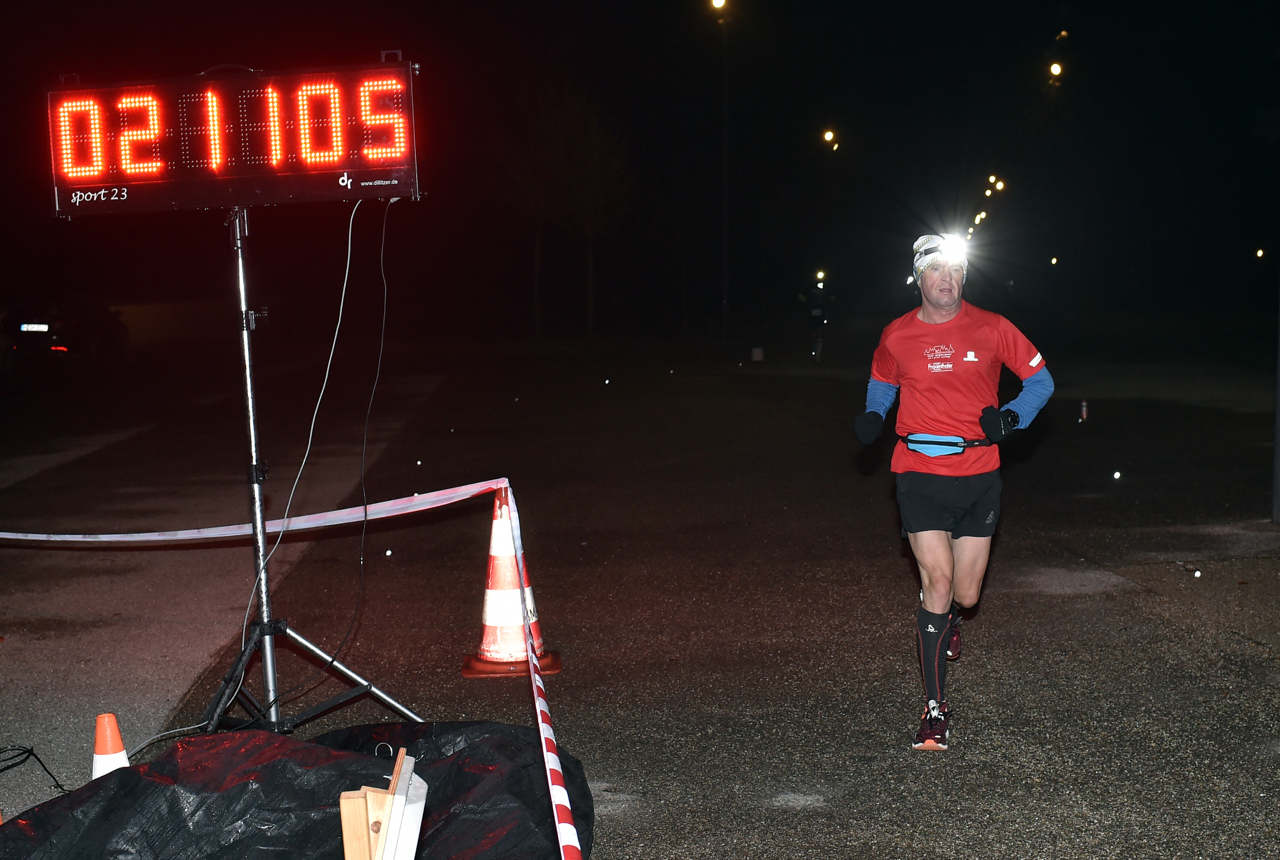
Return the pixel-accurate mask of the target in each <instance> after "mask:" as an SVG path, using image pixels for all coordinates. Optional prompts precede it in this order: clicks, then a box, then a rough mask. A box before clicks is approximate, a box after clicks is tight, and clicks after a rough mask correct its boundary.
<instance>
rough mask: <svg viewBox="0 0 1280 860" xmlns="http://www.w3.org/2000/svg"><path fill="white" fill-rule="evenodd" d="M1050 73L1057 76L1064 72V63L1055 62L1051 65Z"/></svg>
mask: <svg viewBox="0 0 1280 860" xmlns="http://www.w3.org/2000/svg"><path fill="white" fill-rule="evenodd" d="M1049 74H1051V75H1053V76H1054V77H1055V78H1056V77H1057V76H1058V75H1060V74H1062V65H1061V64H1060V63H1054V64H1053V65H1052V66H1050V67H1049Z"/></svg>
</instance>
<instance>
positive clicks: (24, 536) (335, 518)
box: [0, 478, 509, 544]
mask: <svg viewBox="0 0 1280 860" xmlns="http://www.w3.org/2000/svg"><path fill="white" fill-rule="evenodd" d="M507 486H509V484H508V482H507V479H506V478H496V479H494V480H492V481H481V482H480V483H478V484H467V485H466V486H465V487H454V488H453V489H449V490H437V491H436V492H434V493H424V494H422V495H418V496H406V497H405V498H403V499H392V500H391V501H387V502H375V503H374V504H372V505H369V508H368V518H369V519H371V520H380V519H385V518H386V517H396V516H400V515H401V514H412V513H415V512H417V511H426V510H430V509H431V508H439V507H442V506H444V505H451V504H453V503H454V502H461V501H464V500H466V499H470V498H472V497H473V496H479V495H482V494H483V493H488V492H492V491H493V490H497V489H501V488H503V487H507ZM364 518H365V507H364V505H357V506H356V507H354V508H343V509H342V510H340V511H325V512H324V513H320V514H307V515H306V516H302V517H289V519H287V520H271V521H269V522H268V523H267V524H266V532H267V534H274V533H275V532H278V531H280V529H281V526H283V527H284V530H285V531H289V532H301V531H308V530H311V529H320V528H325V527H327V526H339V525H345V524H346V523H358V522H360V521H361V520H363V519H364ZM252 534H253V525H252V524H251V523H243V524H241V525H237V526H214V527H212V528H207V529H181V530H178V531H167V532H133V533H128V534H101V535H71V534H35V533H31V532H0V541H38V542H45V543H98V544H111V543H146V544H155V543H177V542H181V541H202V540H223V539H226V538H235V537H247V536H249V535H252Z"/></svg>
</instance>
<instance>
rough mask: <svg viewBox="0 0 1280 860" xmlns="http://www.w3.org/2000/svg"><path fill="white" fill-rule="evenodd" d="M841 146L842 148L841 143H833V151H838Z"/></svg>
mask: <svg viewBox="0 0 1280 860" xmlns="http://www.w3.org/2000/svg"><path fill="white" fill-rule="evenodd" d="M839 148H840V144H838V143H833V144H831V151H832V152H835V151H836V150H837V149H839Z"/></svg>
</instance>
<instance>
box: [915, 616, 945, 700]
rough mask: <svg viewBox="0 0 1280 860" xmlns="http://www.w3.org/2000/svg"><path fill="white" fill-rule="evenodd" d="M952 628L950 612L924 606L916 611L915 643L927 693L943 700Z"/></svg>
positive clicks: (929, 697)
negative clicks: (947, 639)
mask: <svg viewBox="0 0 1280 860" xmlns="http://www.w3.org/2000/svg"><path fill="white" fill-rule="evenodd" d="M950 632H951V613H950V612H946V613H943V614H941V615H939V614H937V613H934V612H930V611H929V610H927V609H925V608H924V607H923V606H921V607H920V611H919V612H918V613H916V644H917V648H918V653H919V656H920V675H921V678H922V680H923V681H924V695H925V698H926V699H928V700H932V701H934V702H937V703H938V704H942V702H943V700H944V698H945V694H946V691H947V652H946V648H945V645H944V644H943V643H944V642H945V641H946V638H947V635H948V634H949V633H950Z"/></svg>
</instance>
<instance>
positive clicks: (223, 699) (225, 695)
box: [204, 625, 262, 732]
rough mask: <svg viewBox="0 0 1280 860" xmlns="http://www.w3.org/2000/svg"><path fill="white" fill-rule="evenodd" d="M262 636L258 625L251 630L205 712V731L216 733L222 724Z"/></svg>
mask: <svg viewBox="0 0 1280 860" xmlns="http://www.w3.org/2000/svg"><path fill="white" fill-rule="evenodd" d="M261 636H262V631H261V630H260V629H259V628H258V626H257V625H254V626H253V627H251V628H250V630H249V638H248V640H246V641H245V643H244V647H243V648H241V649H240V656H239V657H237V658H236V662H235V665H233V666H232V667H231V668H230V669H229V670H228V671H227V674H226V676H225V677H223V679H222V685H221V686H220V687H218V692H217V693H215V694H214V698H213V701H212V702H210V703H209V708H208V710H206V711H205V712H204V730H205V731H206V732H212V731H216V730H217V728H218V723H220V722H222V717H223V715H224V714H225V713H226V712H227V708H228V707H229V706H230V705H231V700H232V699H233V698H235V695H236V691H237V690H238V689H239V688H240V679H241V678H243V677H244V669H245V667H246V666H248V665H249V658H251V657H252V656H253V652H254V650H255V649H257V647H258V640H259V639H260V638H261Z"/></svg>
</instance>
